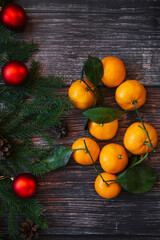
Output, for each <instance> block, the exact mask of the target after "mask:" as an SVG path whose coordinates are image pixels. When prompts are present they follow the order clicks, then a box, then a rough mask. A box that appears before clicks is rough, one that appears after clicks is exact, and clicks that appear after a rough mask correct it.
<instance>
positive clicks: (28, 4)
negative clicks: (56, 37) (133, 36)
mask: <svg viewBox="0 0 160 240" xmlns="http://www.w3.org/2000/svg"><path fill="white" fill-rule="evenodd" d="M16 2H17V3H19V4H21V5H23V6H24V7H25V8H26V9H27V10H29V11H34V12H35V11H36V12H55V11H56V12H58V11H59V12H83V13H88V12H105V13H122V14H123V13H130V14H134V13H153V12H157V14H158V10H159V8H160V2H159V1H158V0H154V1H152V0H147V1H139V0H132V1H128V0H114V1H112V0H107V1H106V0H99V1H97V0H77V1H74V0H68V1H66V0H34V1H31V0H25V1H24V0H16Z"/></svg>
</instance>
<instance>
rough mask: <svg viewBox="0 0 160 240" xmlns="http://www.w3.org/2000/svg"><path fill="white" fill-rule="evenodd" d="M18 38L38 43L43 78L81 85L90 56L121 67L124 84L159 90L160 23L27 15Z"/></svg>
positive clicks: (126, 17) (137, 17)
mask: <svg viewBox="0 0 160 240" xmlns="http://www.w3.org/2000/svg"><path fill="white" fill-rule="evenodd" d="M28 16H29V20H28V24H27V27H26V30H25V31H24V33H22V34H19V35H18V36H19V38H20V39H22V38H24V39H25V40H31V39H32V38H33V39H34V40H35V41H36V42H38V43H39V45H40V49H41V51H40V52H39V53H38V54H37V55H36V58H37V59H41V62H42V63H43V65H44V69H45V73H46V74H60V75H64V76H65V78H66V83H67V84H68V85H69V84H70V83H71V82H72V81H73V80H76V79H79V77H80V72H81V69H82V65H83V62H84V61H86V60H87V57H88V55H89V54H90V55H93V56H97V57H99V58H100V59H103V58H104V57H106V56H109V55H111V56H116V57H119V58H121V59H122V60H123V61H124V64H125V66H126V70H127V76H126V78H127V79H137V80H139V81H140V82H142V83H144V84H145V85H156V86H157V85H160V71H159V69H160V61H159V51H160V34H159V33H160V25H159V22H160V18H159V17H158V16H157V17H156V16H154V15H150V14H146V15H145V14H134V15H132V14H113V15H111V14H106V13H98V12H97V13H92V12H89V11H88V12H87V13H81V12H78V13H77V12H72V13H69V12H62V13H61V12H53V13H47V12H45V13H28Z"/></svg>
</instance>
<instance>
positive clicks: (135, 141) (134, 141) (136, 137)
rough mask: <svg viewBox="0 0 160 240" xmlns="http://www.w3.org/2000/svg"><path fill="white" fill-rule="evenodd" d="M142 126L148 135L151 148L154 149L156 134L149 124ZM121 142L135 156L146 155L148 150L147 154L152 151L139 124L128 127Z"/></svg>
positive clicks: (156, 139)
mask: <svg viewBox="0 0 160 240" xmlns="http://www.w3.org/2000/svg"><path fill="white" fill-rule="evenodd" d="M144 125H145V128H146V130H147V132H148V134H149V137H150V140H151V143H152V145H153V147H155V146H156V144H157V141H158V135H157V132H156V130H155V128H154V127H152V126H151V125H150V124H148V123H144ZM123 142H124V146H125V148H126V149H127V150H128V151H129V152H131V153H133V154H135V155H141V154H145V153H147V151H148V148H149V152H150V151H151V150H152V148H151V147H149V146H148V144H149V139H148V137H147V134H146V132H145V130H144V128H143V125H142V123H141V122H135V123H133V124H131V125H130V126H129V127H128V129H127V131H126V133H125V135H124V139H123Z"/></svg>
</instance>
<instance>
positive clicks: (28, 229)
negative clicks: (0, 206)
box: [20, 220, 39, 240]
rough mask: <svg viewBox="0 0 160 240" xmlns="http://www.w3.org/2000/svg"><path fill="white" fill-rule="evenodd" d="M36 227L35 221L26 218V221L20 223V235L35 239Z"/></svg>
mask: <svg viewBox="0 0 160 240" xmlns="http://www.w3.org/2000/svg"><path fill="white" fill-rule="evenodd" d="M38 230H39V229H38V227H37V225H36V224H35V223H32V222H30V221H29V220H26V222H23V223H21V228H20V232H21V237H22V238H23V239H25V240H31V239H37V238H38Z"/></svg>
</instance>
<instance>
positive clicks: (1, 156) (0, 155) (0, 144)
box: [0, 135, 11, 160]
mask: <svg viewBox="0 0 160 240" xmlns="http://www.w3.org/2000/svg"><path fill="white" fill-rule="evenodd" d="M10 149H11V145H10V144H9V142H8V140H7V139H6V138H4V137H3V136H1V135H0V160H5V159H6V157H8V156H9V155H10Z"/></svg>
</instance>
